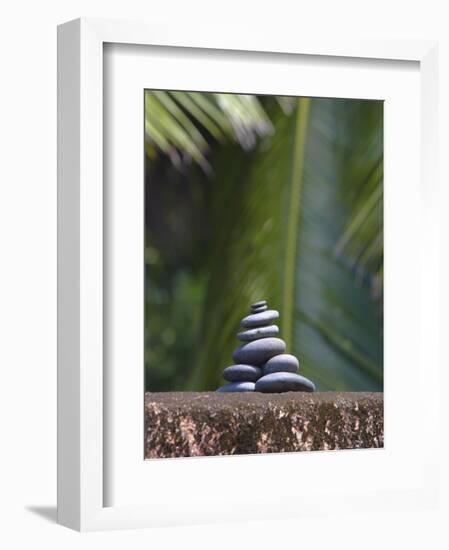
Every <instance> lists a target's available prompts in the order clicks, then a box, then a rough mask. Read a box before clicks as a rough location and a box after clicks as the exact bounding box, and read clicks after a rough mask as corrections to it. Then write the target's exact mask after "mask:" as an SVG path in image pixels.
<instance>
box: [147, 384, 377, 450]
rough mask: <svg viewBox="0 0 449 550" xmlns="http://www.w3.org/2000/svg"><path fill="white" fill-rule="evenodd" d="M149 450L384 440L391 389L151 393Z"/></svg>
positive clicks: (333, 445) (305, 446)
mask: <svg viewBox="0 0 449 550" xmlns="http://www.w3.org/2000/svg"><path fill="white" fill-rule="evenodd" d="M145 431H146V435H145V456H146V458H148V459H150V458H173V457H189V456H215V455H232V454H236V455H238V454H254V453H277V452H292V451H321V450H330V449H363V448H372V447H383V441H384V429H383V393H365V392H360V393H334V392H321V393H303V392H297V393H293V392H288V393H283V394H262V393H226V394H222V393H215V392H199V393H194V392H173V393H146V395H145Z"/></svg>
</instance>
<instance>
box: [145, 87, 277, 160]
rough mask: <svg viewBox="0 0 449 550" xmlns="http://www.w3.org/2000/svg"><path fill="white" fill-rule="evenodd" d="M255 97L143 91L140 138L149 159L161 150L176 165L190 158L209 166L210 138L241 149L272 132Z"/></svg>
mask: <svg viewBox="0 0 449 550" xmlns="http://www.w3.org/2000/svg"><path fill="white" fill-rule="evenodd" d="M272 130H273V128H272V124H271V122H270V119H269V118H268V116H267V114H266V113H265V111H264V109H263V106H262V104H261V103H260V101H259V99H258V98H257V96H250V95H233V94H221V93H202V92H168V91H157V90H154V91H151V90H146V92H145V138H146V150H147V153H148V154H149V155H150V156H154V154H155V153H157V152H158V151H159V152H162V153H164V154H166V155H168V156H169V157H170V158H171V159H172V162H173V163H174V164H175V165H176V166H179V164H180V163H181V162H183V161H184V162H185V161H188V160H190V159H192V160H193V161H194V162H196V163H198V164H199V165H200V166H202V167H203V168H204V169H206V170H207V169H208V168H209V163H208V160H207V153H208V149H209V136H210V137H211V138H212V139H215V140H217V141H220V142H226V141H229V142H233V143H238V144H239V145H240V146H241V147H243V148H244V149H245V150H251V149H252V148H254V147H255V145H256V143H257V139H258V137H260V136H265V135H267V134H269V133H270V132H272Z"/></svg>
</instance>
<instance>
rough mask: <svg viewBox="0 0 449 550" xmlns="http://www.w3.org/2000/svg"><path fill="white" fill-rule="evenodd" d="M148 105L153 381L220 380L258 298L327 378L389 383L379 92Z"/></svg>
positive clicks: (351, 386) (364, 386) (341, 384)
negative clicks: (368, 97) (366, 97)
mask: <svg viewBox="0 0 449 550" xmlns="http://www.w3.org/2000/svg"><path fill="white" fill-rule="evenodd" d="M145 103H146V105H145V107H146V109H145V150H146V164H145V231H146V239H145V284H146V290H145V380H146V388H147V390H151V391H182V390H197V391H199V390H214V389H216V388H217V387H218V386H219V385H220V384H222V382H223V381H222V378H221V372H222V370H223V368H225V367H226V366H229V365H230V364H232V358H231V355H232V351H233V350H234V348H235V347H236V346H237V345H238V342H237V340H236V338H235V334H236V332H237V331H238V330H239V322H240V319H241V318H242V317H243V316H244V315H246V314H247V311H248V307H249V305H250V304H251V303H252V302H254V301H257V300H260V299H267V300H268V301H269V305H270V306H271V307H273V308H275V309H278V310H279V312H280V315H281V317H280V321H279V326H280V330H281V337H282V338H283V339H284V340H285V341H286V343H287V351H289V352H292V353H294V354H295V355H297V356H298V357H299V359H300V365H301V367H300V368H301V371H302V373H303V374H304V375H305V376H307V377H309V378H311V379H312V380H314V381H315V383H316V384H317V386H318V389H319V390H351V391H359V390H360V391H361V390H364V391H378V390H382V389H383V308H382V299H383V287H382V282H383V103H382V102H380V101H362V100H346V99H315V98H289V97H271V96H243V95H232V94H212V93H190V92H162V91H147V92H146V94H145Z"/></svg>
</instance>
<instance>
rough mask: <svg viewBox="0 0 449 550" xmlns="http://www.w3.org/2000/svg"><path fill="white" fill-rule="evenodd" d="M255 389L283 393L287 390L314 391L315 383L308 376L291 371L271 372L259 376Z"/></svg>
mask: <svg viewBox="0 0 449 550" xmlns="http://www.w3.org/2000/svg"><path fill="white" fill-rule="evenodd" d="M255 391H259V392H263V393H283V392H288V391H308V392H314V391H315V384H314V383H313V382H311V381H310V380H309V379H308V378H305V377H304V376H301V375H299V374H295V373H293V372H273V373H271V374H266V375H265V376H262V378H259V380H258V381H257V382H256V387H255Z"/></svg>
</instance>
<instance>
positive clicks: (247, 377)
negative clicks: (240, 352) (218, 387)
mask: <svg viewBox="0 0 449 550" xmlns="http://www.w3.org/2000/svg"><path fill="white" fill-rule="evenodd" d="M261 376H262V369H261V368H260V367H255V366H253V365H242V364H240V365H231V366H230V367H227V368H225V370H224V371H223V378H224V379H225V380H227V381H228V382H255V381H256V380H259V378H260V377H261Z"/></svg>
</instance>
